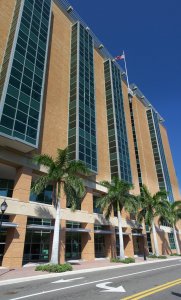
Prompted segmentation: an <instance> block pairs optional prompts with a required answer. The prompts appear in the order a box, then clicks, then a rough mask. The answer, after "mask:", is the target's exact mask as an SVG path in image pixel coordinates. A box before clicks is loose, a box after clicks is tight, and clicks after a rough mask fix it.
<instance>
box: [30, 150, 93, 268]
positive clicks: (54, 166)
mask: <svg viewBox="0 0 181 300" xmlns="http://www.w3.org/2000/svg"><path fill="white" fill-rule="evenodd" d="M34 161H35V162H36V163H37V164H38V165H40V166H44V167H46V169H47V173H46V174H44V175H42V176H41V177H39V178H38V179H37V180H36V182H35V183H34V185H33V187H32V192H34V193H35V194H39V193H41V192H42V191H43V189H45V188H46V186H47V185H49V184H52V185H53V193H52V202H53V205H54V207H55V209H56V217H55V225H54V235H53V245H52V254H51V260H50V262H51V263H52V264H58V262H59V238H60V204H61V194H62V193H63V192H64V194H65V195H66V199H68V202H69V205H70V206H71V208H72V210H75V209H76V207H77V204H78V203H79V201H80V198H81V197H82V196H83V195H84V194H85V188H84V185H83V181H82V179H81V178H80V177H79V175H78V174H84V175H88V173H89V172H88V169H87V167H86V166H85V164H84V163H83V162H81V161H70V160H69V155H68V148H65V149H63V150H61V149H57V157H56V158H55V159H53V157H51V156H49V155H47V154H40V155H36V156H35V157H34Z"/></svg>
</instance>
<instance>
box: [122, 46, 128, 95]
mask: <svg viewBox="0 0 181 300" xmlns="http://www.w3.org/2000/svg"><path fill="white" fill-rule="evenodd" d="M123 57H124V67H125V72H126V81H127V86H128V91H129V79H128V70H127V66H126V56H125V52H124V50H123Z"/></svg>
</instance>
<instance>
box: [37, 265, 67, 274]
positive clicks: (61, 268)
mask: <svg viewBox="0 0 181 300" xmlns="http://www.w3.org/2000/svg"><path fill="white" fill-rule="evenodd" d="M35 271H42V272H53V273H61V272H66V271H72V266H71V265H70V264H68V263H66V264H63V265H56V264H55V265H54V264H48V265H40V266H37V267H36V269H35Z"/></svg>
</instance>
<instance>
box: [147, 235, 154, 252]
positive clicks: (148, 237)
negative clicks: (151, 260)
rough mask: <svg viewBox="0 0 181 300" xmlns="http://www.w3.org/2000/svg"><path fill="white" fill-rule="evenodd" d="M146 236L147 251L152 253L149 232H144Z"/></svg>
mask: <svg viewBox="0 0 181 300" xmlns="http://www.w3.org/2000/svg"><path fill="white" fill-rule="evenodd" d="M146 237H147V245H148V251H149V253H152V252H153V250H152V245H151V236H150V233H149V232H147V233H146Z"/></svg>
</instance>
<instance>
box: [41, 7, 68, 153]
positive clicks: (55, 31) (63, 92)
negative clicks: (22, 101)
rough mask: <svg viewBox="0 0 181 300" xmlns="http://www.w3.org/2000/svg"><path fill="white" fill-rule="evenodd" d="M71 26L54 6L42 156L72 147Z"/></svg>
mask: <svg viewBox="0 0 181 300" xmlns="http://www.w3.org/2000/svg"><path fill="white" fill-rule="evenodd" d="M70 43H71V22H70V21H69V19H68V18H67V17H66V16H65V15H64V14H63V13H62V11H61V10H60V9H59V8H58V6H57V5H56V4H55V3H53V17H52V38H50V46H49V51H50V58H49V65H48V66H47V72H48V78H47V82H46V84H47V93H45V99H44V101H45V117H44V121H43V122H42V123H43V128H42V129H43V134H42V145H41V153H48V154H50V155H53V156H54V155H55V154H56V149H57V148H61V149H63V148H65V147H66V146H67V144H68V103H69V85H70V79H69V78H70Z"/></svg>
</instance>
